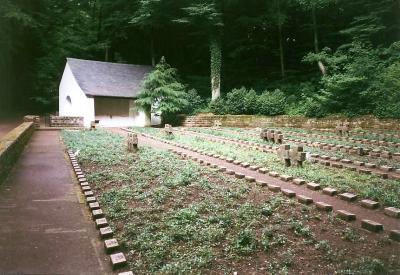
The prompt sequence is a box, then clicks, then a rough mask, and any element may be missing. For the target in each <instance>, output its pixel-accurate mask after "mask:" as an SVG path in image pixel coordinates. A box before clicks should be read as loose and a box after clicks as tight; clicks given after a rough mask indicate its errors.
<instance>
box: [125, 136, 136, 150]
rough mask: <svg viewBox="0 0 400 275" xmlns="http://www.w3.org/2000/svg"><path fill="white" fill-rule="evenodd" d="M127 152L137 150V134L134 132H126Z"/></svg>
mask: <svg viewBox="0 0 400 275" xmlns="http://www.w3.org/2000/svg"><path fill="white" fill-rule="evenodd" d="M127 149H128V152H132V153H135V152H137V150H138V136H137V134H135V133H128V139H127Z"/></svg>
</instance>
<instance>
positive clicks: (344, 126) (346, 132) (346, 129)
mask: <svg viewBox="0 0 400 275" xmlns="http://www.w3.org/2000/svg"><path fill="white" fill-rule="evenodd" d="M336 133H337V134H338V135H340V136H350V122H348V121H341V122H339V123H338V124H336Z"/></svg>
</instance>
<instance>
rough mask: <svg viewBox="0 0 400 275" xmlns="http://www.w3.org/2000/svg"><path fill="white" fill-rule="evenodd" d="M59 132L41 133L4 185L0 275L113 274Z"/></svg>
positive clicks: (0, 215) (0, 190) (0, 210)
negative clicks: (80, 194)
mask: <svg viewBox="0 0 400 275" xmlns="http://www.w3.org/2000/svg"><path fill="white" fill-rule="evenodd" d="M74 181H75V178H74V176H73V171H72V168H71V166H70V165H69V164H68V162H67V160H66V155H65V154H64V150H63V146H62V144H61V142H60V136H59V132H58V131H36V132H35V133H34V135H33V137H32V139H31V140H30V142H29V143H28V145H27V146H26V148H25V150H24V152H23V153H22V155H21V156H20V158H19V160H18V162H17V163H16V165H15V166H14V168H13V170H12V171H11V173H10V175H9V177H8V179H7V180H6V181H5V182H4V183H3V184H2V185H0V220H1V222H0V273H1V274H3V273H5V274H11V273H12V274H110V273H112V271H111V267H110V266H111V265H110V263H109V262H108V257H107V256H106V254H105V253H104V248H103V244H102V243H101V242H100V240H99V238H98V232H97V230H96V229H95V226H94V224H93V222H92V221H91V219H90V216H89V212H88V211H87V210H86V209H85V207H84V204H83V199H82V198H80V197H79V196H78V192H79V189H78V188H77V186H78V185H77V184H76V183H75V182H74Z"/></svg>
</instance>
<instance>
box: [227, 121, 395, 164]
mask: <svg viewBox="0 0 400 275" xmlns="http://www.w3.org/2000/svg"><path fill="white" fill-rule="evenodd" d="M265 131H267V129H265V130H264V132H265ZM234 132H236V131H234ZM241 134H244V135H248V136H251V137H256V136H258V134H255V133H254V134H252V133H241ZM285 134H288V135H297V136H301V137H316V138H321V139H333V138H334V137H326V136H322V135H317V134H305V133H298V132H293V131H287V132H285ZM260 135H261V138H262V139H263V140H267V139H264V137H263V132H261V134H260ZM334 139H339V140H344V141H349V142H357V141H359V142H361V143H363V144H373V145H381V146H393V147H400V143H394V142H384V141H371V142H370V141H368V140H366V139H354V138H350V137H347V138H344V137H336V138H334ZM267 141H268V140H267ZM283 141H293V142H299V143H302V144H305V145H310V146H313V147H318V148H320V149H323V150H329V151H341V152H343V153H349V154H354V155H360V156H363V155H368V156H370V157H376V158H378V157H381V158H387V159H392V158H393V159H397V160H400V153H392V152H390V151H387V150H383V149H380V148H375V149H372V150H371V149H368V148H363V147H359V146H347V145H340V144H332V143H324V142H316V141H314V142H312V141H308V140H302V139H296V138H283Z"/></svg>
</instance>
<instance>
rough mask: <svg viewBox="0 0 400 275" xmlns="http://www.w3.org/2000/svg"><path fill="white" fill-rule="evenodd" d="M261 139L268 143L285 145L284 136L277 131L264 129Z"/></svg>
mask: <svg viewBox="0 0 400 275" xmlns="http://www.w3.org/2000/svg"><path fill="white" fill-rule="evenodd" d="M260 137H261V138H262V139H263V140H265V141H268V142H272V143H276V144H282V143H283V134H282V132H281V131H277V130H273V129H271V130H268V129H264V130H262V131H261V133H260Z"/></svg>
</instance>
